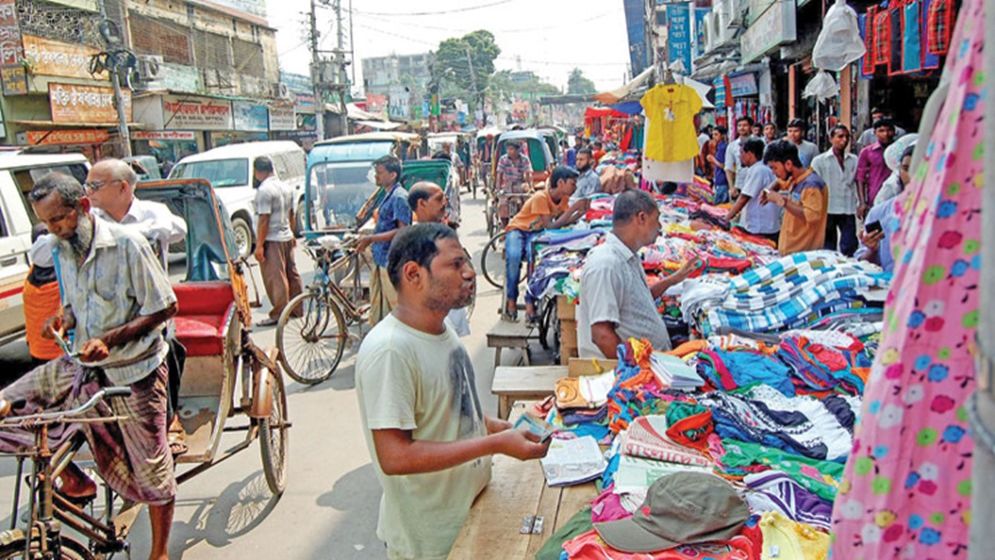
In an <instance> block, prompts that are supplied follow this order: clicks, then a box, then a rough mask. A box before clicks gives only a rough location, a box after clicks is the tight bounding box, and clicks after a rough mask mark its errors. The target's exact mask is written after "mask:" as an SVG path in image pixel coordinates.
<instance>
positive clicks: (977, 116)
mask: <svg viewBox="0 0 995 560" xmlns="http://www.w3.org/2000/svg"><path fill="white" fill-rule="evenodd" d="M985 4H989V6H988V7H990V3H989V2H988V0H966V1H965V2H964V3H963V6H962V7H961V11H960V17H959V18H958V20H957V29H956V31H955V32H954V39H953V41H952V43H951V44H953V45H958V47H957V48H955V49H951V56H950V58H948V59H947V63H946V64H947V65H949V67H948V68H946V69H945V71H944V76H945V78H944V79H945V80H947V79H949V90H948V91H946V92H945V94H944V95H943V97H942V99H939V102H940V103H942V105H941V107H940V108H939V113H938V115H937V118H936V124H935V129H934V130H933V131H932V133H931V134H929V135H928V138H929V140H928V143H927V146H928V147H927V148H926V149H925V150H923V151H922V153H923V154H924V158H923V161H922V162H921V163H917V168H916V169H915V170H914V171H913V173H912V177H913V179H912V182H911V184H910V185H909V186H908V188H907V190H906V192H907V193H909V196H908V197H907V199H906V205H905V208H904V212H905V215H904V217H903V219H902V226H901V228H900V230H899V231H898V233H897V235H896V236H895V238H894V240H893V241H892V246H893V253H894V254H895V255H896V258H895V279H894V283H893V285H892V287H891V291H890V293H889V295H888V300H887V302H886V307H885V320H884V330H883V332H882V335H881V342H880V348H879V351H878V353H877V358H876V360H875V362H874V365H873V368H872V372H871V381H870V382H869V383H868V386H867V391H866V392H865V396H864V407H863V409H862V411H861V423H860V426H859V427H858V428H857V430H856V433H855V441H856V442H857V443H856V445H855V446H854V450H853V453H852V455H851V456H850V459H849V461H848V463H847V466H846V473H845V478H844V481H843V483H842V484H841V488H842V489H844V490H845V492H841V493H840V495H839V497H838V498H837V501H836V504H835V509H834V510H833V530H834V532H835V538H834V541H833V554H832V557H833V558H840V559H842V558H846V559H847V560H870V559H878V558H962V557H964V556H966V554H967V547H968V532H969V519H970V511H971V503H970V502H971V467H972V461H971V454H972V451H973V443H972V440H971V438H970V437H969V436H968V419H967V417H966V415H965V413H964V407H965V402H966V400H967V398H968V396H969V395H970V394H971V393H973V392H974V391H975V388H976V383H975V375H976V369H975V362H974V357H973V356H972V355H971V353H970V351H969V349H968V345H969V344H971V341H973V340H974V339H975V336H976V333H977V327H978V321H979V311H980V308H979V289H978V286H979V283H980V268H981V253H980V248H981V241H980V240H981V195H982V189H981V187H982V183H981V181H982V177H983V170H984V163H985V161H984V158H983V156H982V155H981V154H984V153H985V149H986V147H985V146H984V144H983V142H984V136H985V134H984V133H985V130H986V129H985V127H986V126H991V125H990V124H988V123H986V122H985V117H984V116H985V109H986V107H985V105H986V103H985V92H986V90H987V88H988V86H989V82H990V80H991V76H988V75H983V73H982V69H983V67H984V64H983V62H982V57H983V47H984V35H985V25H984V22H985ZM942 87H944V86H942V85H941V88H942ZM936 101H937V99H931V100H930V103H929V104H927V115H928V114H930V112H931V108H932V107H931V106H932V104H933V103H934V102H936ZM924 121H925V122H926V126H925V128H927V129H928V128H929V123H930V121H931V119H924ZM920 142H922V140H920Z"/></svg>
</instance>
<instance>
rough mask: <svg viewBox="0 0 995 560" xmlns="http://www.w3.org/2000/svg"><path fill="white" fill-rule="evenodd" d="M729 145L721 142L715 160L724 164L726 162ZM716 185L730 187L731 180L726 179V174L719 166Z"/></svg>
mask: <svg viewBox="0 0 995 560" xmlns="http://www.w3.org/2000/svg"><path fill="white" fill-rule="evenodd" d="M727 146H728V144H727V143H726V142H725V141H722V142H719V145H718V146H716V147H715V159H716V160H717V161H718V162H719V163H722V162H724V161H725V160H726V147H727ZM714 178H715V182H714V183H715V185H728V184H729V179H728V178H726V172H725V171H723V170H722V168H720V167H719V166H718V165H716V166H715V177H714Z"/></svg>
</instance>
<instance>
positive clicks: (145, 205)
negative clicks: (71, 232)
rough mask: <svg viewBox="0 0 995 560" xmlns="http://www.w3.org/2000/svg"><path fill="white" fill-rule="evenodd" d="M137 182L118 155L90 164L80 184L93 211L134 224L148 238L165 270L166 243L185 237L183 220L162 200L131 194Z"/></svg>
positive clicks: (125, 223) (166, 268)
mask: <svg viewBox="0 0 995 560" xmlns="http://www.w3.org/2000/svg"><path fill="white" fill-rule="evenodd" d="M137 184H138V174H137V173H135V170H134V169H132V167H131V165H129V164H128V163H126V162H124V161H121V160H119V159H105V160H101V161H99V162H97V163H96V164H95V165H94V166H93V167H92V168H90V173H89V174H87V176H86V183H85V184H84V186H85V187H86V194H87V196H88V197H89V199H90V201H91V202H92V203H93V213H94V214H96V215H97V216H98V217H100V218H103V219H105V220H108V221H111V222H114V223H117V224H121V225H124V226H134V227H135V231H137V232H139V233H141V234H142V235H143V236H145V238H146V239H148V240H149V243H150V244H151V245H152V248H153V249H154V250H155V251H156V253H157V254H158V256H159V262H160V263H161V264H162V269H163V270H164V271H167V272H168V270H169V268H168V267H167V262H166V255H167V254H168V253H169V244H170V243H176V242H178V241H182V240H183V239H184V238H185V237H186V235H187V224H186V223H185V222H184V221H183V219H182V218H180V217H179V216H177V215H175V214H173V213H172V212H170V211H169V208H167V207H166V205H165V204H162V203H161V202H153V201H151V200H140V199H138V198H135V185H137Z"/></svg>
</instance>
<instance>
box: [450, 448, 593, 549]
mask: <svg viewBox="0 0 995 560" xmlns="http://www.w3.org/2000/svg"><path fill="white" fill-rule="evenodd" d="M596 495H597V490H596V489H595V486H594V483H593V482H588V483H586V484H582V485H579V486H569V487H566V488H549V487H548V486H546V479H545V477H544V476H543V474H542V467H541V466H540V465H539V461H518V460H517V459H512V458H511V457H507V456H504V455H497V456H495V457H494V468H493V471H492V478H491V482H490V484H488V486H487V488H486V489H485V490H484V491H483V492H482V493H481V494H480V496H478V497H477V501H476V502H474V504H473V507H472V508H470V515H469V517H467V519H466V523H464V524H463V529H462V530H461V531H460V534H459V536H458V537H456V543H455V544H454V545H453V549H452V551H451V552H450V553H449V558H450V560H470V559H473V560H491V559H493V560H498V559H500V560H518V559H528V560H532V559H533V558H535V554H536V552H538V551H539V549H540V548H542V545H543V544H544V543H545V542H546V540H547V539H549V537H550V535H552V534H553V533H554V532H556V531H557V529H559V528H560V527H561V526H562V525H563V524H565V523H566V522H567V521H569V520H570V518H571V517H573V516H574V514H576V513H577V512H578V511H580V509H581V508H582V507H584V506H585V505H586V504H588V503H589V502H590V501H591V500H593V499H594V498H595V496H596ZM528 515H541V516H542V517H543V529H542V533H541V534H535V535H534V534H528V535H523V534H521V533H519V529H520V528H521V526H522V518H523V517H525V516H528Z"/></svg>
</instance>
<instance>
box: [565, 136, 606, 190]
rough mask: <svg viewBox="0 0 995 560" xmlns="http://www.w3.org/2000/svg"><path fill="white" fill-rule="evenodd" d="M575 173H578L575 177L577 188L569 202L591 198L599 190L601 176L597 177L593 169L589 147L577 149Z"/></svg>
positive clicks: (592, 156) (592, 157) (592, 155)
mask: <svg viewBox="0 0 995 560" xmlns="http://www.w3.org/2000/svg"><path fill="white" fill-rule="evenodd" d="M577 173H579V175H578V177H577V190H576V191H574V195H573V196H572V197H570V199H571V200H570V201H571V202H574V201H577V200H581V199H584V198H591V197H592V196H594V195H596V194H598V193H600V192H601V178H600V177H598V172H597V171H595V170H594V154H593V153H592V152H591V149H590V148H581V149H580V150H577Z"/></svg>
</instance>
